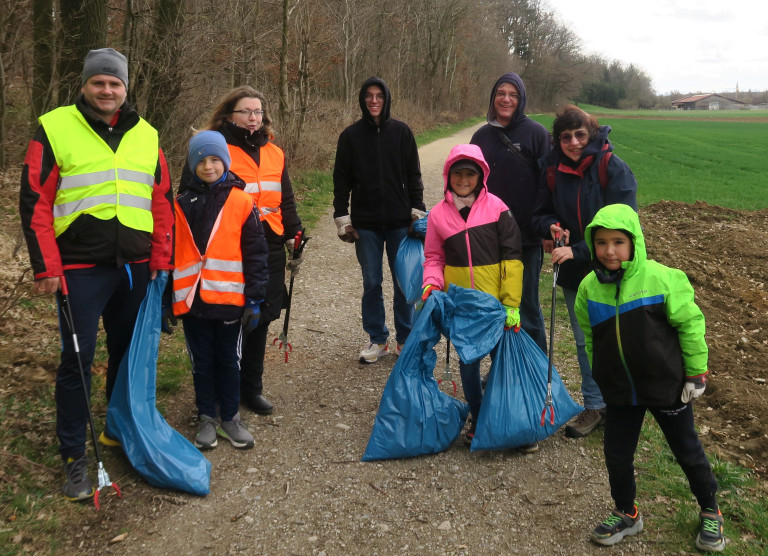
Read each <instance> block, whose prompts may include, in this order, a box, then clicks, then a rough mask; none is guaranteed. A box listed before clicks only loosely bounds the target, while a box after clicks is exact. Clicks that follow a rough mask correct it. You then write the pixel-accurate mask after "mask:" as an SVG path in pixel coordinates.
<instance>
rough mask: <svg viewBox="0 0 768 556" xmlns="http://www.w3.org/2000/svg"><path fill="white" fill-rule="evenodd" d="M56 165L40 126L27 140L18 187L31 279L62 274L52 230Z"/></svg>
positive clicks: (57, 174)
mask: <svg viewBox="0 0 768 556" xmlns="http://www.w3.org/2000/svg"><path fill="white" fill-rule="evenodd" d="M58 181H59V166H58V165H57V164H56V159H55V157H54V155H53V149H52V148H51V144H50V142H49V141H48V136H47V135H46V133H45V130H44V129H43V127H42V126H40V127H38V129H37V132H36V133H35V137H34V138H33V139H32V141H30V142H29V146H28V147H27V155H26V157H25V158H24V167H23V169H22V173H21V188H20V190H19V214H20V216H21V225H22V228H23V230H24V238H25V239H26V242H27V250H28V251H29V260H30V263H31V264H32V270H33V271H34V273H35V280H40V279H42V278H50V277H53V276H62V275H63V274H64V271H63V267H62V263H61V254H60V253H59V247H58V245H57V243H56V234H55V232H54V230H53V202H54V200H55V199H56V188H57V185H58Z"/></svg>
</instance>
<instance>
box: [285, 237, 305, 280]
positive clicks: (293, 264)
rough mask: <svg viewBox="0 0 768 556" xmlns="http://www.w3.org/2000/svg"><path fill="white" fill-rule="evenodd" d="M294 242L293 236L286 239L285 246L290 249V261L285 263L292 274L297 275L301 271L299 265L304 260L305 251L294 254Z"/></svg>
mask: <svg viewBox="0 0 768 556" xmlns="http://www.w3.org/2000/svg"><path fill="white" fill-rule="evenodd" d="M294 242H295V240H294V239H293V238H291V239H287V240H285V247H286V248H287V249H288V263H287V264H286V265H285V268H286V269H287V270H290V271H291V276H296V275H297V274H298V273H299V267H300V266H301V263H303V262H304V252H303V251H302V252H301V253H295V254H294V251H293V248H294V245H293V244H294ZM294 255H295V256H294Z"/></svg>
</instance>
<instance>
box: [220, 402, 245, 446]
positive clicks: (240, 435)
mask: <svg viewBox="0 0 768 556" xmlns="http://www.w3.org/2000/svg"><path fill="white" fill-rule="evenodd" d="M216 432H217V433H219V436H220V437H222V438H226V439H227V440H229V441H230V442H231V443H232V446H234V447H235V448H253V435H252V434H251V433H249V432H248V429H246V428H245V425H244V424H243V422H242V421H241V420H240V412H239V411H238V412H237V413H235V416H234V417H232V420H231V421H222V422H221V425H219V426H218V427H217V428H216Z"/></svg>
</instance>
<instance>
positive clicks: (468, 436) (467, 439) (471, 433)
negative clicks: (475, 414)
mask: <svg viewBox="0 0 768 556" xmlns="http://www.w3.org/2000/svg"><path fill="white" fill-rule="evenodd" d="M475 430H477V421H475V420H474V419H472V418H471V417H470V418H469V430H468V431H467V432H465V433H464V444H466V445H467V446H471V445H472V440H473V439H474V438H475Z"/></svg>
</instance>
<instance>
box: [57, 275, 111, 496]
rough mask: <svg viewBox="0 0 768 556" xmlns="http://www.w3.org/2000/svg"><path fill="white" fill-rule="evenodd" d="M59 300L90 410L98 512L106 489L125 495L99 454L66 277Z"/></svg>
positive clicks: (62, 282)
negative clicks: (96, 465) (70, 335)
mask: <svg viewBox="0 0 768 556" xmlns="http://www.w3.org/2000/svg"><path fill="white" fill-rule="evenodd" d="M59 299H60V301H61V307H62V314H63V315H64V319H65V320H66V321H67V326H68V327H69V331H70V332H71V333H72V345H73V346H74V348H75V355H76V356H77V366H78V367H79V368H80V381H81V383H82V385H83V395H84V396H85V407H86V408H87V409H88V424H89V425H90V428H91V440H92V441H93V450H94V451H95V452H96V461H98V463H99V471H98V477H99V486H98V487H97V488H96V492H94V493H93V505H94V506H96V510H98V509H99V493H100V492H101V489H103V488H106V487H112V488H114V489H115V492H116V493H117V497H118V498H122V497H123V494H122V493H121V492H120V487H119V486H117V483H114V482H112V481H110V480H109V475H108V474H107V470H106V469H104V464H103V463H102V461H101V453H100V452H99V442H98V441H97V440H96V427H95V426H94V424H93V412H92V411H91V399H90V397H89V396H88V386H87V385H86V383H85V371H84V370H83V360H82V358H81V357H80V344H79V343H78V341H77V332H76V331H75V322H74V320H73V319H72V307H71V306H70V304H69V288H67V280H66V278H64V276H62V277H61V291H60V292H59Z"/></svg>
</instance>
